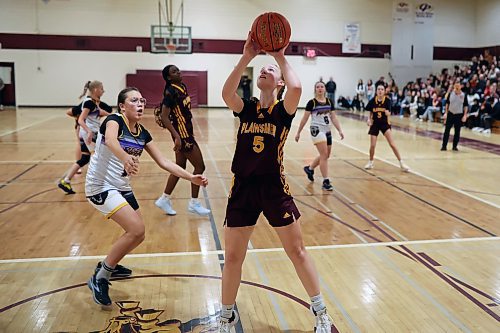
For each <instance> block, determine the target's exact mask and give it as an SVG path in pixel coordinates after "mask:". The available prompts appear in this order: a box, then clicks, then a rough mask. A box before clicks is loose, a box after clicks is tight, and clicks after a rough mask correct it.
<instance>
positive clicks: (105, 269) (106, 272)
mask: <svg viewBox="0 0 500 333" xmlns="http://www.w3.org/2000/svg"><path fill="white" fill-rule="evenodd" d="M113 270H114V267H110V266H108V264H106V262H105V261H104V260H103V261H102V266H101V269H100V270H99V272H97V274H96V277H95V278H96V280H99V279H106V280H108V281H109V279H110V278H111V273H113Z"/></svg>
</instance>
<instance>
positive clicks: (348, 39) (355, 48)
mask: <svg viewBox="0 0 500 333" xmlns="http://www.w3.org/2000/svg"><path fill="white" fill-rule="evenodd" d="M342 53H361V36H360V26H359V23H346V25H345V26H344V41H343V42H342Z"/></svg>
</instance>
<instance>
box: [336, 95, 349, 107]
mask: <svg viewBox="0 0 500 333" xmlns="http://www.w3.org/2000/svg"><path fill="white" fill-rule="evenodd" d="M349 98H350V97H349V96H347V98H345V97H344V96H342V95H340V96H339V99H338V100H337V104H338V105H337V108H339V109H341V110H351V108H352V106H351V102H350V101H349Z"/></svg>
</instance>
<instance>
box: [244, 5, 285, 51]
mask: <svg viewBox="0 0 500 333" xmlns="http://www.w3.org/2000/svg"><path fill="white" fill-rule="evenodd" d="M291 33H292V29H291V28H290V23H288V20H287V19H286V18H285V17H284V16H283V15H281V14H279V13H274V12H269V13H263V14H260V15H259V16H258V17H257V18H256V19H255V20H254V21H253V24H252V39H253V40H254V41H255V42H256V43H257V44H259V46H260V48H261V49H262V50H264V51H267V52H275V51H279V50H280V49H282V48H283V47H285V46H286V45H287V44H288V42H289V41H290V35H291Z"/></svg>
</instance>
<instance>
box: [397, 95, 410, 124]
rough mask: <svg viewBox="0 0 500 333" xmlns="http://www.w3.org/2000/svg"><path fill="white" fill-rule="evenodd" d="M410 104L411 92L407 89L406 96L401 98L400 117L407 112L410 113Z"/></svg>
mask: <svg viewBox="0 0 500 333" xmlns="http://www.w3.org/2000/svg"><path fill="white" fill-rule="evenodd" d="M410 104H411V92H410V91H409V90H407V91H406V94H405V96H404V98H403V99H402V100H401V105H400V109H399V117H400V118H403V117H404V115H405V113H406V114H408V115H410Z"/></svg>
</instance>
